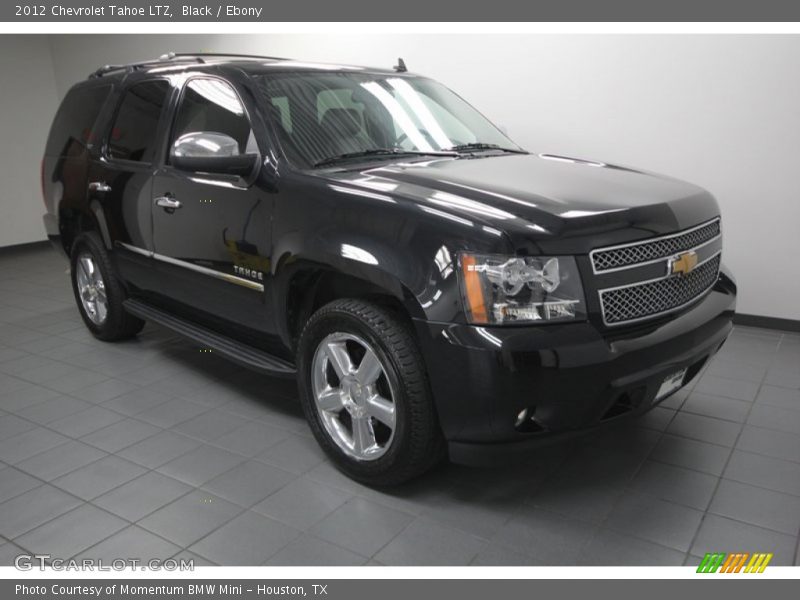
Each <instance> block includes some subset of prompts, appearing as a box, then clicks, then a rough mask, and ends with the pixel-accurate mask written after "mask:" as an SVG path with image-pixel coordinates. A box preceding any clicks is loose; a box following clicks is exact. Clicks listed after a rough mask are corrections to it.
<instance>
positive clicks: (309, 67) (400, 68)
mask: <svg viewBox="0 0 800 600" xmlns="http://www.w3.org/2000/svg"><path fill="white" fill-rule="evenodd" d="M204 65H207V66H220V65H230V66H235V67H237V68H239V69H241V70H243V71H249V72H255V73H259V72H269V71H284V70H292V71H328V72H330V71H340V72H348V71H349V72H371V73H387V74H393V73H403V72H405V64H404V63H403V60H402V59H400V60H399V62H398V65H397V66H396V67H394V68H393V69H374V68H367V67H360V66H355V65H338V64H329V63H312V62H304V61H298V60H293V59H290V58H280V57H277V56H259V55H253V54H219V53H197V54H183V53H175V52H170V53H168V54H164V55H162V56H160V57H159V58H157V59H153V60H145V61H141V62H133V63H127V64H118V65H105V66H103V67H100V68H99V69H97V70H96V71H94V72H93V73H91V74H90V75H89V78H90V79H94V78H100V77H107V76H109V75H118V74H124V73H132V72H136V71H142V72H149V71H152V70H155V69H158V70H163V69H164V68H165V67H167V68H169V67H174V68H175V69H181V68H191V67H199V66H204Z"/></svg>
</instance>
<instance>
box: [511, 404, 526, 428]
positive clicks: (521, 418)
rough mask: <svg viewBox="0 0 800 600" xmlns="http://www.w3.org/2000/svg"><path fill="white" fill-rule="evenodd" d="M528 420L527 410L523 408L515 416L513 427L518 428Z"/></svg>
mask: <svg viewBox="0 0 800 600" xmlns="http://www.w3.org/2000/svg"><path fill="white" fill-rule="evenodd" d="M527 420H528V409H527V408H523V409H522V410H521V411H519V414H518V415H517V420H516V421H515V422H514V427H520V426H521V425H522V424H523V423H524V422H525V421H527Z"/></svg>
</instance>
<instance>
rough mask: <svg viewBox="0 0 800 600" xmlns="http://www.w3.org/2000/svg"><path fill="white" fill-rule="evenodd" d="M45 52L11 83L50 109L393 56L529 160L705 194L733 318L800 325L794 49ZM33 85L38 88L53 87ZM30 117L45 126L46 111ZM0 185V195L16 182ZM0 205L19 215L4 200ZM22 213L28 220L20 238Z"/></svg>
mask: <svg viewBox="0 0 800 600" xmlns="http://www.w3.org/2000/svg"><path fill="white" fill-rule="evenodd" d="M49 41H50V45H51V54H52V60H53V67H54V69H53V71H54V74H55V79H54V81H53V82H50V83H48V82H45V81H38V80H35V79H37V78H31V77H30V76H29V73H27V74H26V73H25V69H22V68H19V67H14V68H16V69H19V70H20V71H22V74H25V77H24V78H23V79H21V80H22V81H25V82H26V85H27V84H28V83H27V82H30V85H31V86H34V88H37V89H38V87H39V86H41V87H42V88H45V87H48V86H50V87H51V88H52V87H53V86H54V88H55V90H57V93H58V95H59V96H62V95H63V94H64V92H65V91H66V89H67V88H68V87H69V86H70V85H71V84H72V83H73V82H74V81H76V80H78V79H81V78H84V77H86V75H87V74H88V73H89V72H90V71H91V70H93V69H94V68H96V67H97V66H99V65H101V64H103V63H114V62H120V61H131V60H140V59H143V58H150V57H153V56H156V55H158V54H160V53H162V52H166V51H169V50H174V51H198V50H202V51H219V52H247V53H257V54H272V55H277V56H289V57H292V58H297V59H301V60H307V61H328V62H334V61H339V62H343V63H356V64H369V65H379V66H391V65H392V64H395V62H396V60H397V57H398V56H402V57H403V58H404V59H405V60H406V63H407V64H408V66H409V68H410V70H412V71H416V72H419V73H423V74H426V75H430V76H432V77H434V78H436V79H439V80H441V81H442V82H444V83H446V84H447V85H449V86H450V87H452V88H453V89H455V90H456V91H457V92H459V93H461V94H462V95H463V96H465V97H466V98H467V99H468V100H469V101H470V102H472V103H473V104H475V105H476V106H477V107H478V108H479V109H480V110H482V111H483V112H484V113H485V114H486V115H487V116H489V117H490V118H491V119H493V120H494V121H495V122H497V123H499V124H501V125H504V126H505V127H506V128H507V129H508V131H509V133H510V134H511V136H512V137H513V138H514V139H515V140H516V141H518V142H519V143H521V144H522V145H523V146H525V147H527V148H528V149H530V150H534V151H539V152H552V153H557V154H570V155H575V156H581V157H585V158H594V159H599V160H603V161H606V162H617V163H622V164H627V165H633V166H638V167H641V168H645V169H649V170H654V171H660V172H664V173H667V174H670V175H673V176H675V177H679V178H683V179H687V180H690V181H692V182H695V183H698V184H700V185H702V186H704V187H706V188H708V189H709V190H711V191H712V192H713V193H714V194H715V195H716V196H717V198H718V199H719V201H720V204H721V205H722V210H723V214H724V228H725V236H726V237H725V260H726V262H727V263H728V264H729V265H730V266H731V267H732V268H733V269H734V270H735V272H736V275H737V277H738V279H739V284H740V290H741V300H740V305H739V309H740V311H741V312H744V313H750V314H759V315H765V316H771V317H781V318H787V319H800V304H798V303H797V301H796V299H797V298H798V297H800V267H798V266H797V265H796V264H795V262H794V261H795V260H796V259H797V258H800V191H799V190H800V181H798V176H797V173H798V165H800V77H798V73H800V37H791V36H769V37H767V36H757V35H749V36H684V35H664V36H641V35H618V36H617V35H573V36H559V35H528V36H523V35H502V36H498V35H482V36H455V35H383V34H382V35H341V36H331V35H263V36H239V37H237V36H186V35H175V34H172V35H168V36H83V35H81V36H79V35H75V36H51V37H50V39H49ZM36 46H37V48H38V46H39V44H38V43H37V44H36ZM3 60H5V61H10V62H13V61H12V60H10V59H3ZM41 72H42V73H43V74H44V75H43V76H42V80H44V79H45V78H46V75H47V74H48V73H49V72H48V71H47V69H44V68H42V71H41ZM31 89H33V88H31ZM12 93H13V92H10V91H9V90H2V89H0V94H12ZM36 93H37V94H38V93H43V92H36ZM50 93H52V92H50ZM34 94H35V92H33V91H28V92H27V96H29V97H31V98H32V97H33V96H34ZM2 97H3V98H4V97H5V96H2ZM39 102H41V103H42V105H44V104H47V106H48V107H51V110H50V114H52V107H54V104H53V102H52V100H51V99H50V98H49V97H48V98H47V99H44V98H43V99H41V100H39ZM4 105H5V104H4ZM3 112H4V113H5V114H3V116H2V120H0V127H19V126H20V124H19V123H17V124H6V123H5V122H4V121H6V120H9V118H10V116H9V111H3ZM20 114H28V113H27V112H24V113H20ZM41 114H45V113H41ZM11 120H12V121H13V119H11ZM32 120H34V121H35V120H36V119H32ZM45 120H46V119H45ZM35 125H36V126H37V127H39V128H41V126H42V123H36V124H35ZM23 127H24V126H23ZM3 131H6V130H5V129H3ZM10 131H12V133H13V130H10ZM37 136H39V137H36V136H28V140H29V141H30V143H31V148H28V145H27V144H26V146H25V151H26V152H27V151H28V150H32V151H33V154H32V155H31V157H30V158H29V159H28V160H27V161H22V160H21V159H20V160H19V162H20V165H21V167H25V168H28V169H30V168H31V165H34V166H35V168H37V169H38V164H39V163H38V156H39V153H40V152H41V142H40V141H38V140H40V139H41V135H40V133H37ZM12 139H17V138H16V137H13V138H12ZM33 139H36V140H37V142H36V143H33ZM34 161H35V162H34ZM0 169H2V172H3V174H4V175H6V177H4V180H5V179H8V178H9V176H10V175H9V174H11V173H16V171H10V170H9V171H7V167H6V165H3V166H2V167H0ZM25 185H26V186H28V185H30V184H29V183H27V180H26V184H25ZM22 191H24V192H25V193H27V195H28V196H37V194H38V183H37V184H36V187H35V189H34V190H30V189H29V188H28V187H25V186H23V185H22V184H20V192H22ZM2 202H3V207H8V206H17V204H16V200H12V199H11V197H10V196H8V195H6V194H4V196H3V199H2ZM39 208H40V205H39V204H38V203H37V204H36V207H35V210H33V211H31V210H30V208H29V207H27V206H26V207H25V208H24V209H19V210H23V213H15V214H19V220H20V223H21V225H20V229H21V230H25V231H37V230H36V228H37V227H40V225H39V221H38V213H37V211H38V209H39ZM15 210H17V209H15ZM29 212H32V213H37V214H36V215H35V217H36V219H33V220H31V222H30V223H28V222H27V220H28V217H29V216H30V215H29ZM16 220H17V219H16V218H15V221H16ZM23 220H24V221H25V223H24V226H22V222H23ZM4 227H5V228H8V223H7V221H6V222H5V223H3V222H0V233H2V238H0V240H2V243H0V245H5V244H6V239H9V240H10V239H12V237H8V238H7V237H6V235H7V234H6V229H1V228H4ZM38 231H39V233H40V236H39V237H41V231H40V229H39V230H38Z"/></svg>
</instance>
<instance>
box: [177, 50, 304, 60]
mask: <svg viewBox="0 0 800 600" xmlns="http://www.w3.org/2000/svg"><path fill="white" fill-rule="evenodd" d="M164 56H165V57H167V56H168V57H170V58H185V59H188V58H198V59H203V58H244V59H247V60H263V59H265V58H266V59H267V60H291V59H289V58H284V57H282V56H265V55H262V54H238V53H225V52H170V53H169V54H165V55H164Z"/></svg>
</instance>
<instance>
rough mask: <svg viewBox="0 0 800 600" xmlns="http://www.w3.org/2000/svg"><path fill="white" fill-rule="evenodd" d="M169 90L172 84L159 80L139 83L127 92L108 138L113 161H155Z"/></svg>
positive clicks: (109, 152)
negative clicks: (159, 121) (159, 131)
mask: <svg viewBox="0 0 800 600" xmlns="http://www.w3.org/2000/svg"><path fill="white" fill-rule="evenodd" d="M168 91H169V83H168V82H166V81H164V80H158V81H145V82H142V83H137V84H135V85H133V86H131V87H130V88H129V89H128V90H127V91H126V92H125V96H124V97H123V98H122V102H121V103H120V106H119V110H118V111H117V116H116V118H115V119H114V125H113V126H112V128H111V135H110V136H109V139H108V155H109V156H110V157H111V158H121V159H125V160H136V161H140V162H152V160H153V156H154V155H155V149H156V144H157V142H158V120H159V118H160V117H161V111H162V109H163V108H164V103H165V101H166V98H167V92H168Z"/></svg>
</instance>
